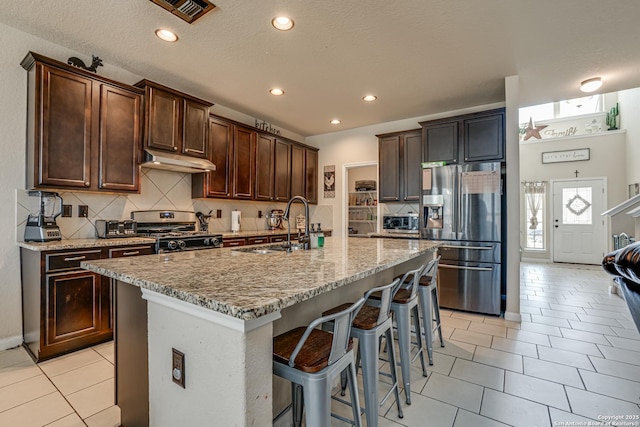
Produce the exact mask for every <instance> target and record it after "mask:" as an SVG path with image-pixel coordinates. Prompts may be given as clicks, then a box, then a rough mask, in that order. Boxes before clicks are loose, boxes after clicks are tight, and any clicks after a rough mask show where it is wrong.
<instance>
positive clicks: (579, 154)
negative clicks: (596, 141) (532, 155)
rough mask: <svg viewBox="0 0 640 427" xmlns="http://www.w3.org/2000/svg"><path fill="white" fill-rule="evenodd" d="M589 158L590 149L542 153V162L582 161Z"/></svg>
mask: <svg viewBox="0 0 640 427" xmlns="http://www.w3.org/2000/svg"><path fill="white" fill-rule="evenodd" d="M584 160H589V149H588V148H579V149H577V150H565V151H549V152H546V153H542V163H543V164H544V163H561V162H581V161H584Z"/></svg>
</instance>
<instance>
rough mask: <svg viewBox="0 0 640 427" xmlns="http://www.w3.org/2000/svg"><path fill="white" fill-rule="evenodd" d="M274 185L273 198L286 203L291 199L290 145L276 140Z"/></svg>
mask: <svg viewBox="0 0 640 427" xmlns="http://www.w3.org/2000/svg"><path fill="white" fill-rule="evenodd" d="M274 166H275V167H274V169H275V178H274V179H275V184H274V194H273V198H274V199H275V200H276V201H278V202H287V201H289V199H290V198H291V144H290V143H288V142H286V141H280V140H278V139H276V148H275V164H274Z"/></svg>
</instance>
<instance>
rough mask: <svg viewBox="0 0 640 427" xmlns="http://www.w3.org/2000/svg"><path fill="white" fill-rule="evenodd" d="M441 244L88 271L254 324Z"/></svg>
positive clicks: (142, 262)
mask: <svg viewBox="0 0 640 427" xmlns="http://www.w3.org/2000/svg"><path fill="white" fill-rule="evenodd" d="M439 245H440V243H439V242H434V241H427V240H403V239H342V238H338V237H330V238H327V239H325V246H324V247H323V248H319V249H312V250H308V251H303V250H298V251H293V252H291V253H289V254H287V253H285V252H273V253H268V254H256V253H248V252H241V251H237V250H234V249H232V248H226V249H225V248H222V249H211V250H202V251H187V252H174V253H165V254H157V255H144V256H137V257H128V258H117V259H110V260H95V261H87V262H82V263H81V266H82V267H83V268H86V269H88V270H91V271H93V272H96V273H99V274H102V275H105V276H108V277H111V278H114V279H118V280H120V281H123V282H126V283H130V284H133V285H136V286H140V287H142V288H145V289H149V290H151V291H155V292H158V293H160V294H163V295H166V296H169V297H173V298H176V299H179V300H182V301H186V302H188V303H191V304H195V305H197V306H201V307H204V308H207V309H210V310H213V311H216V312H219V313H223V314H227V315H229V316H232V317H236V318H239V319H243V320H250V319H255V318H258V317H260V316H264V315H267V314H269V313H272V312H275V311H278V310H281V309H283V308H285V307H289V306H292V305H294V304H296V303H299V302H301V301H304V300H307V299H310V298H312V297H314V296H316V295H320V294H322V293H325V292H328V291H331V290H333V289H335V288H338V287H341V286H344V285H347V284H349V283H352V282H355V281H357V280H359V279H362V278H365V277H367V276H370V275H373V274H376V273H378V272H381V271H383V270H386V269H388V268H390V267H393V266H396V265H399V264H401V263H403V262H405V261H410V260H412V259H415V258H417V257H420V256H425V255H428V254H430V253H432V252H433V251H434V250H435V249H436V248H437V247H438V246H439ZM244 248H246V246H245V247H244Z"/></svg>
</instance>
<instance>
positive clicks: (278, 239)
mask: <svg viewBox="0 0 640 427" xmlns="http://www.w3.org/2000/svg"><path fill="white" fill-rule="evenodd" d="M286 241H287V235H286V234H285V235H282V236H271V237H269V243H278V242H286Z"/></svg>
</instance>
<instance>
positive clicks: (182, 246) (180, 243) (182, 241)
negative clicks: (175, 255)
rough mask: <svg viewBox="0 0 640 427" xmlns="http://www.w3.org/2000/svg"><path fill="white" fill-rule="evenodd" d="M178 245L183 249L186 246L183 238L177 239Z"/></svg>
mask: <svg viewBox="0 0 640 427" xmlns="http://www.w3.org/2000/svg"><path fill="white" fill-rule="evenodd" d="M178 246H180V249H184V248H186V247H187V244H186V243H185V242H184V240H178Z"/></svg>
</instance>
